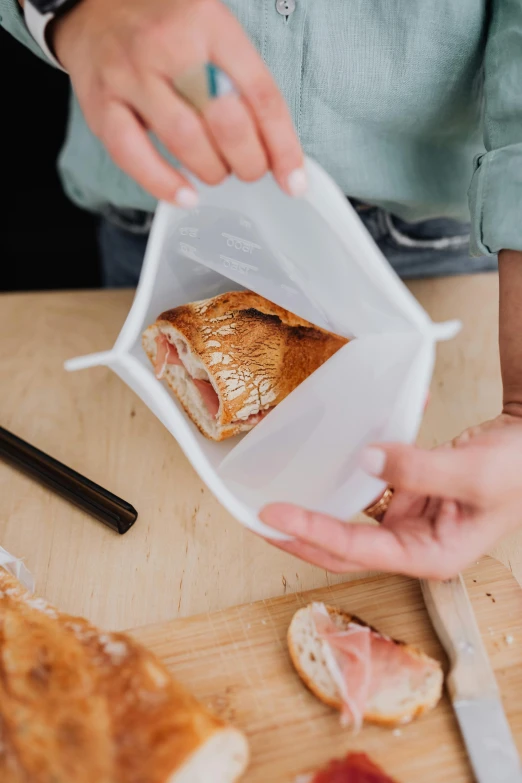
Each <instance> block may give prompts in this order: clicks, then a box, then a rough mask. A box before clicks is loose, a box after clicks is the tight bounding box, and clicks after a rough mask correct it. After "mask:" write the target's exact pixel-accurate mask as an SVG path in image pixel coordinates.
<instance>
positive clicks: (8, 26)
mask: <svg viewBox="0 0 522 783" xmlns="http://www.w3.org/2000/svg"><path fill="white" fill-rule="evenodd" d="M0 26H1V27H3V28H4V29H5V30H7V32H8V33H11V35H12V36H14V37H15V38H16V39H17V40H18V41H20V43H21V44H23V45H24V46H27V48H28V49H30V50H31V51H32V52H33V54H36V55H37V57H40V59H42V60H44V61H45V62H46V63H49V65H52V63H51V61H50V60H49V58H48V57H46V55H45V54H44V52H43V51H42V49H40V47H39V46H38V44H37V43H36V41H35V40H34V38H33V36H32V35H31V33H30V32H29V30H28V29H27V26H26V24H25V21H24V15H23V11H22V9H21V7H20V5H19V4H18V1H17V0H0ZM53 67H54V66H53Z"/></svg>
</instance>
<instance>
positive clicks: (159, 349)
mask: <svg viewBox="0 0 522 783" xmlns="http://www.w3.org/2000/svg"><path fill="white" fill-rule="evenodd" d="M167 364H178V365H181V364H182V361H181V359H180V358H179V353H178V349H177V348H176V346H175V345H172V343H171V342H170V341H169V340H167V337H166V336H165V335H164V334H160V335H158V336H157V337H156V361H155V362H154V374H155V375H156V378H157V379H158V380H159V381H161V379H162V378H163V376H164V375H165V370H166V369H167Z"/></svg>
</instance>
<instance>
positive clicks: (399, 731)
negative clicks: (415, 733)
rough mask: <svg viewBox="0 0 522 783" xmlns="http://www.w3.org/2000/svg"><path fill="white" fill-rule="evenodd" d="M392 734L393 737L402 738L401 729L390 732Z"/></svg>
mask: <svg viewBox="0 0 522 783" xmlns="http://www.w3.org/2000/svg"><path fill="white" fill-rule="evenodd" d="M392 734H393V736H394V737H402V731H401V729H394V730H393V731H392Z"/></svg>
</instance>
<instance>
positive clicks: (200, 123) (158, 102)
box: [52, 0, 306, 208]
mask: <svg viewBox="0 0 522 783" xmlns="http://www.w3.org/2000/svg"><path fill="white" fill-rule="evenodd" d="M52 45H53V48H54V51H55V53H56V56H57V57H58V59H59V60H60V62H61V64H62V65H63V66H64V68H65V69H66V70H67V71H68V72H69V75H70V77H71V81H72V84H73V87H74V90H75V93H76V95H77V97H78V100H79V103H80V106H81V108H82V111H83V113H84V116H85V119H86V121H87V123H88V125H89V127H90V128H91V130H92V131H93V133H94V134H95V135H96V136H97V137H98V138H99V139H100V140H101V141H102V142H103V144H104V145H105V147H106V148H107V150H108V152H109V154H110V155H111V157H112V159H113V160H114V162H115V163H116V164H117V165H118V166H119V167H120V168H121V169H123V170H124V171H125V172H126V173H127V174H128V175H129V176H131V177H132V178H133V179H135V180H136V181H137V182H139V184H140V185H141V186H142V187H144V188H145V189H146V190H148V191H149V192H150V193H152V194H153V195H154V196H155V197H156V198H158V199H164V200H166V201H170V202H175V203H177V204H178V205H179V206H181V207H184V208H191V207H194V206H195V205H196V204H197V195H196V192H195V190H194V189H193V187H192V185H191V184H190V183H189V182H188V181H187V180H186V179H185V178H184V177H183V176H182V175H181V174H180V173H179V172H178V171H176V169H175V168H174V167H173V166H171V165H170V164H169V163H168V162H167V161H166V160H165V158H164V157H162V155H161V154H160V153H159V152H158V151H157V150H156V149H155V147H154V146H153V144H152V141H151V140H150V138H149V136H148V132H153V133H154V134H155V135H156V137H157V138H158V139H159V141H160V142H162V144H163V145H164V146H165V147H166V148H167V150H168V151H169V152H170V153H171V154H172V155H173V156H174V157H175V158H176V159H177V160H178V161H179V162H180V163H181V164H182V165H183V166H184V167H185V168H186V169H187V170H189V171H190V172H192V173H193V174H195V175H196V177H198V179H200V180H201V181H202V182H205V183H207V184H211V185H213V184H218V183H219V182H221V181H222V180H223V179H224V178H225V177H226V176H227V174H228V173H229V172H232V173H233V174H235V175H236V176H237V177H238V178H239V179H242V180H245V181H252V180H257V179H259V178H260V177H262V176H263V175H264V174H265V173H266V172H267V171H268V170H269V169H270V170H272V171H273V173H274V176H275V178H276V179H277V181H278V183H279V184H280V186H281V188H283V190H285V191H286V192H288V193H290V194H291V195H301V194H302V192H303V191H304V189H305V187H306V179H305V174H304V170H303V154H302V151H301V148H300V145H299V142H298V140H297V136H296V134H295V131H294V129H293V126H292V122H291V118H290V115H289V112H288V109H287V107H286V104H285V102H284V100H283V97H282V95H281V93H280V92H279V90H278V88H277V86H276V84H275V82H274V80H273V79H272V76H271V75H270V72H269V71H268V69H267V68H266V66H265V65H264V63H263V61H262V59H261V58H260V57H259V55H258V54H257V52H256V50H255V49H254V47H253V46H252V44H251V43H250V42H249V40H248V38H247V36H246V34H245V33H244V32H243V29H242V27H241V25H240V24H239V22H238V21H237V20H236V19H235V17H234V16H233V15H232V14H231V13H230V12H229V11H228V10H227V9H226V7H225V6H224V5H223V4H222V3H221V2H220V0H111V1H110V2H107V0H82V2H81V3H79V4H78V5H77V6H75V7H74V8H73V9H71V10H70V11H69V12H67V13H66V14H65V15H64V16H63V17H61V18H60V19H58V20H57V21H56V22H55V23H54V25H53V28H52ZM209 62H211V63H213V64H214V65H215V66H217V67H219V68H221V69H222V70H223V71H224V72H225V73H226V74H227V75H228V76H229V78H230V79H231V80H232V82H233V84H234V86H235V87H236V89H237V91H238V93H239V95H234V94H229V95H226V96H222V97H219V98H216V99H214V100H211V101H209V103H208V104H207V105H206V106H205V107H204V108H203V109H202V111H201V113H199V112H196V111H195V110H194V108H192V107H191V106H189V104H188V103H187V102H185V101H184V100H183V99H182V98H181V97H180V96H179V95H178V93H177V92H176V90H175V88H174V81H175V80H176V79H178V78H179V77H183V76H184V75H185V74H186V73H188V72H190V71H191V70H192V69H194V68H197V67H198V66H202V65H205V64H206V63H209Z"/></svg>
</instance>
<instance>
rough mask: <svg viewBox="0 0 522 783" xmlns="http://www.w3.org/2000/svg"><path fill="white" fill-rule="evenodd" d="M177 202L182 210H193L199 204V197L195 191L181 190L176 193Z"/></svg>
mask: <svg viewBox="0 0 522 783" xmlns="http://www.w3.org/2000/svg"><path fill="white" fill-rule="evenodd" d="M175 202H176V204H177V205H178V207H181V209H193V208H194V207H197V205H198V204H199V196H198V194H197V193H196V191H195V190H191V189H190V188H180V189H179V190H178V192H177V193H176V198H175Z"/></svg>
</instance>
